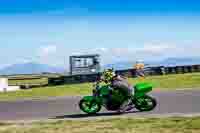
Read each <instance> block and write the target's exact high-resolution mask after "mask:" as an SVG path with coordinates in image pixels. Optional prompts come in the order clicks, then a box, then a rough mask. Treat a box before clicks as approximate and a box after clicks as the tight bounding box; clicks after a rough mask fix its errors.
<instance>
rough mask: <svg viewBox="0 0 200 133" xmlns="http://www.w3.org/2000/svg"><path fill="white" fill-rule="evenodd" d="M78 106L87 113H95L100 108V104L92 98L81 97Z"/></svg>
mask: <svg viewBox="0 0 200 133" xmlns="http://www.w3.org/2000/svg"><path fill="white" fill-rule="evenodd" d="M79 107H80V109H81V110H82V111H83V112H85V113H87V114H96V113H97V112H99V111H100V110H101V105H100V104H98V103H97V102H95V101H94V100H92V101H90V100H85V99H82V100H80V102H79Z"/></svg>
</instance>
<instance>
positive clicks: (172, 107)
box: [0, 90, 200, 121]
mask: <svg viewBox="0 0 200 133" xmlns="http://www.w3.org/2000/svg"><path fill="white" fill-rule="evenodd" d="M150 95H152V96H154V97H155V98H156V99H157V101H158V106H157V108H156V109H155V110H154V111H151V112H145V113H141V112H137V111H133V112H131V113H127V114H124V115H131V116H133V115H143V116H146V115H147V116H148V115H149V114H155V115H156V114H158V115H168V114H171V113H173V114H174V113H181V114H192V113H199V114H200V91H197V90H192V91H173V92H154V93H152V94H150ZM80 98H81V97H60V98H51V99H47V100H23V101H14V102H0V121H2V120H31V119H48V118H53V119H54V118H56V119H60V118H61V119H63V118H65V119H67V118H70V119H75V118H89V116H88V115H85V114H84V113H82V112H81V111H80V110H79V108H78V106H77V104H78V102H79V100H80ZM112 115H114V113H113V112H106V111H102V112H100V113H99V115H98V117H100V116H112Z"/></svg>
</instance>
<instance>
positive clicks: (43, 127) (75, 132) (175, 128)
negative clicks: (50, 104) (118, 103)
mask: <svg viewBox="0 0 200 133" xmlns="http://www.w3.org/2000/svg"><path fill="white" fill-rule="evenodd" d="M199 123H200V117H188V118H186V117H171V118H135V119H134V118H112V119H100V120H82V121H76V120H75V121H72V120H66V121H64V120H57V121H53V122H32V123H18V124H16V123H0V132H1V133H123V132H124V133H199V132H200V126H199Z"/></svg>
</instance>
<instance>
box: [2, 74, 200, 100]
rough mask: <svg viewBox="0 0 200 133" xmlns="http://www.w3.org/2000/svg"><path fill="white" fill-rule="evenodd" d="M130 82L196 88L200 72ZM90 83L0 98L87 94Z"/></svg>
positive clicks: (89, 90) (131, 81)
mask: <svg viewBox="0 0 200 133" xmlns="http://www.w3.org/2000/svg"><path fill="white" fill-rule="evenodd" d="M128 80H129V82H130V83H132V84H136V83H139V82H149V83H152V84H153V85H154V88H155V89H154V90H155V91H156V90H167V91H168V90H176V89H194V88H196V89H198V88H200V73H188V74H177V75H165V76H151V77H147V78H145V79H137V78H129V79H128ZM91 89H92V83H83V84H73V85H61V86H53V87H43V88H34V89H30V90H21V91H18V92H7V93H0V100H14V99H20V98H38V97H49V96H67V95H88V94H91Z"/></svg>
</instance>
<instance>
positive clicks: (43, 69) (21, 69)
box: [0, 63, 64, 75]
mask: <svg viewBox="0 0 200 133" xmlns="http://www.w3.org/2000/svg"><path fill="white" fill-rule="evenodd" d="M63 72H64V69H63V68H58V67H53V66H49V65H46V64H39V63H25V64H14V65H11V66H8V67H5V68H3V69H0V75H12V74H40V73H63Z"/></svg>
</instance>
